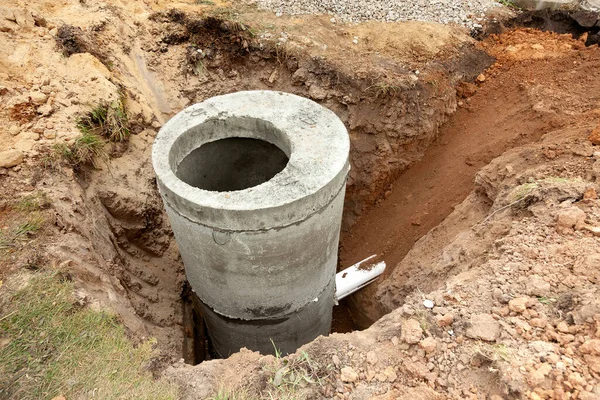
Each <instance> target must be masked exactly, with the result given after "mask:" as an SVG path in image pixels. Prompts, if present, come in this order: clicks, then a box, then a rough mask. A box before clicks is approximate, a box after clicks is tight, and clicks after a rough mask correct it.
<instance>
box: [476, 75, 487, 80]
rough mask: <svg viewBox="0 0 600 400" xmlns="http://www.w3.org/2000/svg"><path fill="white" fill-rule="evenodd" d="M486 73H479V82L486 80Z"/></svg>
mask: <svg viewBox="0 0 600 400" xmlns="http://www.w3.org/2000/svg"><path fill="white" fill-rule="evenodd" d="M485 79H486V78H485V75H484V74H479V75H477V82H485Z"/></svg>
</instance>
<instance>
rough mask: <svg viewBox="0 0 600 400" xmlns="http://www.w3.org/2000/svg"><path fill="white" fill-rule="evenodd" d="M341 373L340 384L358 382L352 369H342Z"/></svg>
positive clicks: (356, 375)
mask: <svg viewBox="0 0 600 400" xmlns="http://www.w3.org/2000/svg"><path fill="white" fill-rule="evenodd" d="M341 373H342V374H341V377H340V379H341V380H342V382H347V383H351V382H356V381H357V380H358V374H357V373H356V371H355V370H354V369H353V368H352V367H344V368H342V371H341Z"/></svg>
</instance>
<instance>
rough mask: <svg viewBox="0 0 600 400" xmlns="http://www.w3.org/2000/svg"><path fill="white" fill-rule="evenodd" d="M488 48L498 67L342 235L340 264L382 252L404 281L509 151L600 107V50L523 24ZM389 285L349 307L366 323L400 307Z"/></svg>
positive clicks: (463, 92)
mask: <svg viewBox="0 0 600 400" xmlns="http://www.w3.org/2000/svg"><path fill="white" fill-rule="evenodd" d="M482 45H483V46H484V47H485V48H487V49H488V51H489V52H490V54H492V55H494V56H495V57H496V58H497V63H496V64H495V65H494V66H493V67H491V68H490V69H488V71H486V72H485V73H484V74H482V77H484V78H485V81H484V82H478V83H477V84H471V83H465V84H463V86H462V89H460V90H459V97H460V99H459V102H460V103H459V104H460V106H459V109H458V110H457V112H456V113H455V114H454V115H453V117H452V119H451V120H450V121H449V122H448V123H447V124H445V125H444V126H443V127H442V128H441V130H440V133H439V136H438V138H437V139H436V142H435V143H434V144H433V145H432V146H431V147H430V148H429V149H428V151H427V154H426V155H425V156H424V157H423V158H422V159H421V160H420V161H419V162H417V163H415V164H414V165H413V166H411V167H410V168H409V169H408V170H407V171H406V172H404V173H403V174H402V175H401V176H400V177H399V178H398V179H397V180H396V181H395V182H394V183H393V184H392V185H390V187H389V188H388V189H387V190H386V191H385V192H384V195H383V197H382V198H381V199H380V200H379V204H378V205H377V206H376V207H375V208H373V209H372V210H371V211H370V212H368V213H366V214H365V215H364V216H363V217H362V218H361V219H360V220H359V222H358V223H357V224H356V226H354V227H353V228H352V229H351V230H350V231H346V232H344V234H343V236H342V240H341V243H342V244H341V251H340V262H341V264H342V265H346V266H348V265H351V264H354V263H355V262H358V261H360V260H362V259H364V258H366V257H368V256H369V255H371V254H379V255H381V256H382V257H383V259H384V260H385V261H386V263H387V265H388V268H387V269H386V273H385V276H384V279H386V278H387V277H388V276H391V275H392V274H394V276H393V277H392V278H391V279H390V282H391V281H393V282H395V283H396V284H395V286H403V283H405V282H406V280H410V274H411V273H413V272H414V271H412V270H406V271H395V269H396V266H397V265H398V264H399V263H400V262H401V261H402V259H403V258H404V257H405V256H406V254H407V253H408V251H409V250H410V249H411V248H412V246H413V245H414V243H415V242H416V241H417V240H418V239H419V238H421V237H422V236H423V235H424V234H426V233H427V232H428V231H430V230H431V229H432V228H434V227H435V226H437V225H438V224H439V223H440V222H442V220H443V219H444V218H446V216H448V215H449V214H450V213H451V212H452V210H453V208H454V207H455V206H456V205H457V204H459V203H460V202H461V201H462V200H463V199H464V198H465V197H466V196H467V195H468V194H469V193H470V192H471V191H472V190H473V189H474V177H475V174H476V173H477V171H479V170H480V169H481V168H482V167H483V166H485V165H487V164H488V163H489V162H490V161H491V160H492V159H493V158H495V157H497V156H499V155H501V154H502V153H504V152H505V151H506V150H508V149H510V148H513V147H516V146H519V145H522V144H524V143H529V142H534V141H537V140H539V138H540V137H541V136H542V135H543V134H545V133H547V132H549V131H551V130H554V129H557V128H559V127H561V126H565V125H568V124H570V123H574V122H575V121H578V120H580V118H581V114H583V113H586V112H588V111H589V110H590V109H593V108H594V107H595V106H596V105H597V104H598V103H597V102H598V99H599V98H600V97H599V96H598V95H596V93H597V92H596V90H597V89H598V90H600V81H598V79H597V76H598V71H597V68H598V65H599V58H598V52H597V51H596V49H595V48H593V49H586V48H585V47H584V45H583V43H582V41H574V40H572V39H571V38H570V37H569V36H568V35H563V36H558V35H556V34H551V33H548V34H540V32H539V31H533V30H531V31H528V30H521V31H518V32H512V33H506V34H504V35H502V36H500V37H498V36H492V37H490V38H488V39H487V40H486V41H485V42H484V43H482ZM549 60H551V62H549ZM566 74H569V75H568V79H566V78H565V75H566ZM594 88H595V89H594ZM515 99H519V100H518V101H515ZM441 188H443V189H441ZM380 282H381V280H380ZM398 282H402V283H398ZM381 285H383V286H386V284H385V283H381ZM384 290H389V289H379V288H378V287H377V285H371V286H370V287H369V288H367V289H366V290H363V291H361V293H360V294H357V295H355V296H354V297H353V299H352V301H351V309H352V311H353V315H356V316H357V318H356V322H357V324H358V326H359V327H362V328H365V327H367V326H369V325H370V324H371V323H373V322H374V321H376V320H377V319H379V318H380V317H381V316H382V315H384V314H385V313H388V312H390V311H391V310H392V309H393V308H395V307H397V306H398V305H399V304H398V303H397V302H395V303H394V304H393V305H392V304H388V305H385V306H383V307H382V308H379V307H380V306H381V302H380V301H379V299H380V296H382V293H383V291H384ZM378 291H379V292H378ZM395 297H397V298H402V296H401V295H399V296H395ZM371 304H373V306H371ZM359 310H360V311H359Z"/></svg>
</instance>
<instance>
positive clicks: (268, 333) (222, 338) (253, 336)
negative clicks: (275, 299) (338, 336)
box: [200, 279, 335, 357]
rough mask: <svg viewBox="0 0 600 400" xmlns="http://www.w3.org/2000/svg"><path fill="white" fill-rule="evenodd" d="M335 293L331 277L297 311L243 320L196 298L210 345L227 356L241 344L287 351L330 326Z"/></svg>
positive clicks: (263, 350)
mask: <svg viewBox="0 0 600 400" xmlns="http://www.w3.org/2000/svg"><path fill="white" fill-rule="evenodd" d="M334 296H335V279H334V280H332V281H331V283H330V284H329V285H327V287H326V289H325V291H324V292H323V293H322V294H321V295H320V296H319V297H318V298H316V299H314V300H313V301H311V302H310V303H308V305H306V306H305V307H304V308H302V309H300V310H298V311H297V312H295V313H293V314H291V315H289V316H287V317H285V318H280V319H276V320H256V321H244V320H236V319H230V318H227V317H223V316H222V315H220V314H218V313H215V312H214V311H213V310H212V309H211V308H210V307H207V306H206V305H204V304H202V302H200V311H201V313H202V315H203V317H204V321H205V322H206V327H207V329H208V334H209V336H210V339H211V343H212V347H213V349H214V350H215V351H216V352H217V354H218V355H219V356H221V357H228V356H230V355H231V354H233V353H236V352H238V351H239V350H240V349H241V348H242V347H245V348H247V349H250V350H253V351H258V352H260V353H261V354H275V348H277V350H278V351H280V352H281V353H282V354H291V353H294V352H295V351H296V349H298V347H300V346H302V345H303V344H305V343H309V342H311V341H313V340H314V339H316V338H317V337H318V336H320V335H326V334H328V333H329V331H330V329H331V319H332V318H331V309H332V307H333V301H334Z"/></svg>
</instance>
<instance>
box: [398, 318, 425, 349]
mask: <svg viewBox="0 0 600 400" xmlns="http://www.w3.org/2000/svg"><path fill="white" fill-rule="evenodd" d="M422 334H423V330H422V329H421V324H420V323H419V321H417V320H416V319H413V318H411V319H409V320H406V321H404V322H402V334H401V335H400V339H401V340H402V341H404V342H406V343H408V344H417V343H419V342H420V341H421V335H422Z"/></svg>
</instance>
